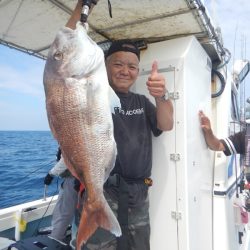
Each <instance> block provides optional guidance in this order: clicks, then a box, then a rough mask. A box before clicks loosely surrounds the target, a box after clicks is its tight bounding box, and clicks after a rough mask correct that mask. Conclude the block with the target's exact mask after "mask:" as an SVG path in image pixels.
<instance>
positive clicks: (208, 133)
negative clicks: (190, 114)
mask: <svg viewBox="0 0 250 250" xmlns="http://www.w3.org/2000/svg"><path fill="white" fill-rule="evenodd" d="M199 118H200V124H201V128H202V130H203V133H204V137H205V140H206V143H207V145H208V147H209V148H210V149H211V150H214V151H225V147H224V145H223V143H222V142H221V141H220V140H219V139H218V138H217V137H216V136H215V135H214V133H213V130H212V128H211V123H210V120H209V118H208V117H207V116H206V115H205V114H204V113H203V111H199Z"/></svg>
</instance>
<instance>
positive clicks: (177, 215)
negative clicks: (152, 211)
mask: <svg viewBox="0 0 250 250" xmlns="http://www.w3.org/2000/svg"><path fill="white" fill-rule="evenodd" d="M171 217H172V218H173V219H175V220H181V213H180V212H176V211H172V212H171Z"/></svg>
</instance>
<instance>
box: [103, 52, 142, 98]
mask: <svg viewBox="0 0 250 250" xmlns="http://www.w3.org/2000/svg"><path fill="white" fill-rule="evenodd" d="M106 68H107V73H108V79H109V84H110V86H111V87H112V88H113V89H114V90H115V91H118V92H122V93H127V92H128V91H129V89H130V87H131V86H132V85H133V83H134V82H135V81H136V79H137V76H138V73H139V60H138V58H137V56H136V55H135V54H134V53H132V52H125V51H118V52H115V53H113V54H112V55H110V56H109V57H108V58H107V59H106Z"/></svg>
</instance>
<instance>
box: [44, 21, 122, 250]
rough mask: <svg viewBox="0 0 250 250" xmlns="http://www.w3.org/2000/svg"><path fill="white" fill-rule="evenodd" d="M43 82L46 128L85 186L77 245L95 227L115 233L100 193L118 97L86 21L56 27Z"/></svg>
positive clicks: (111, 154) (111, 152)
mask: <svg viewBox="0 0 250 250" xmlns="http://www.w3.org/2000/svg"><path fill="white" fill-rule="evenodd" d="M44 88H45V95H46V108H47V115H48V121H49V125H50V128H51V131H52V133H53V135H54V137H55V138H56V140H57V141H58V143H59V145H60V147H61V150H62V155H63V158H64V161H65V163H66V165H67V167H68V168H69V170H70V171H71V173H72V174H73V175H74V176H75V177H77V178H78V179H79V180H80V181H81V182H83V183H84V184H85V187H86V192H87V198H86V200H85V203H84V208H83V211H82V216H81V220H80V224H79V228H78V236H77V249H78V250H79V249H80V247H81V246H82V245H83V244H85V243H86V241H87V240H88V238H89V237H90V236H91V235H92V234H93V233H94V232H95V230H96V229H97V228H98V227H102V228H105V229H107V230H109V231H111V232H112V233H113V234H115V235H116V236H120V235H121V229H120V225H119V223H118V221H117V219H116V217H115V215H114V214H113V212H112V210H111V209H110V207H109V205H108V203H107V201H106V199H105V197H104V195H103V184H104V182H105V180H106V179H107V177H108V176H109V174H110V172H111V170H112V168H113V166H114V163H115V159H116V152H117V151H116V143H115V140H114V137H113V122H112V114H111V110H113V109H114V107H116V106H117V107H120V101H119V98H118V97H117V96H116V94H115V93H114V91H113V90H112V89H111V87H110V86H109V83H108V79H107V73H106V68H105V63H104V54H103V51H102V50H101V48H100V47H99V46H98V45H97V44H96V43H95V42H94V41H93V40H91V38H90V37H89V36H88V34H87V24H84V25H82V24H81V23H80V22H78V23H77V26H76V29H75V30H72V29H70V28H68V27H63V28H61V29H60V30H59V32H58V34H57V35H56V38H55V40H54V42H53V43H52V45H51V47H50V50H49V54H48V58H47V61H46V65H45V69H44Z"/></svg>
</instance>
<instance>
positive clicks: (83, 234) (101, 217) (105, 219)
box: [77, 196, 122, 249]
mask: <svg viewBox="0 0 250 250" xmlns="http://www.w3.org/2000/svg"><path fill="white" fill-rule="evenodd" d="M94 203H96V204H94ZM94 203H91V204H89V203H88V200H86V204H85V205H84V208H83V213H82V216H81V221H80V225H79V228H78V235H77V249H81V247H82V246H83V245H84V244H86V242H87V240H88V239H89V238H90V237H91V236H92V234H94V232H95V231H96V229H97V228H98V227H102V228H104V229H106V230H108V231H110V232H111V233H113V234H114V235H115V236H116V237H119V236H121V234H122V232H121V228H120V225H119V223H118V221H117V219H116V217H115V215H114V213H113V211H112V210H111V208H110V207H109V205H108V203H107V201H106V199H105V198H104V196H103V199H101V201H100V200H99V201H98V202H94Z"/></svg>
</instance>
